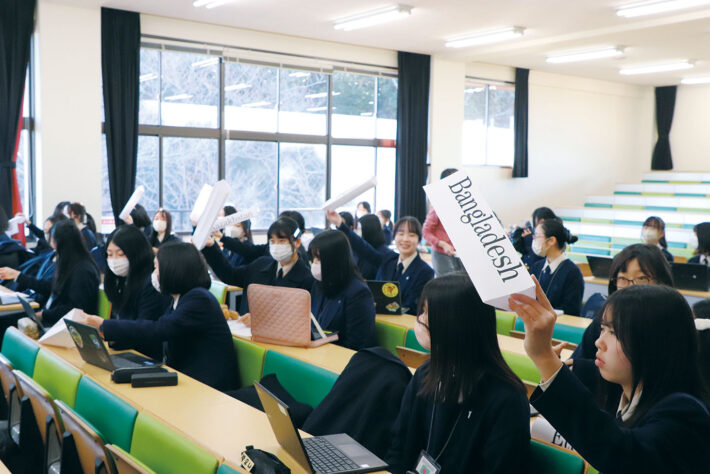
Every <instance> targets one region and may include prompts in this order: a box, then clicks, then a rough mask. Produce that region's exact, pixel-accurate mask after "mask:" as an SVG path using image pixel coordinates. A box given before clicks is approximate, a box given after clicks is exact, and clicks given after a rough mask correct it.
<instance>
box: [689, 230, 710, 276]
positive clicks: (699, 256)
mask: <svg viewBox="0 0 710 474" xmlns="http://www.w3.org/2000/svg"><path fill="white" fill-rule="evenodd" d="M688 248H694V249H695V252H694V253H695V255H693V256H692V257H691V258H689V259H688V263H702V264H703V265H707V266H709V267H710V222H701V223H700V224H697V225H696V226H695V227H694V228H693V233H692V235H691V239H690V242H689V243H688Z"/></svg>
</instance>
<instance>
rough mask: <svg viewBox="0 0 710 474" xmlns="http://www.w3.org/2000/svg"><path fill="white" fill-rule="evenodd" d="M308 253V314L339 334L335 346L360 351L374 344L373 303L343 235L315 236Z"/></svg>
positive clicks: (326, 328)
mask: <svg viewBox="0 0 710 474" xmlns="http://www.w3.org/2000/svg"><path fill="white" fill-rule="evenodd" d="M308 253H309V254H310V255H311V257H312V258H313V263H312V264H311V273H312V274H313V277H314V278H315V280H316V281H315V283H314V284H313V287H312V289H311V312H312V313H313V315H314V316H315V318H316V320H317V321H318V324H320V326H321V327H322V328H323V329H324V330H327V331H331V332H336V331H337V332H338V342H337V344H339V345H342V346H345V347H347V348H349V349H354V350H356V351H357V350H360V349H364V348H366V347H373V346H376V345H377V340H376V335H375V300H374V298H373V296H372V293H371V292H370V288H368V286H367V285H366V284H365V282H364V281H363V280H362V278H361V277H360V275H358V272H357V269H356V267H355V262H353V259H352V256H351V251H350V244H349V243H348V239H347V237H345V235H343V233H342V232H338V231H336V230H326V231H323V232H321V233H320V234H318V235H316V236H315V238H314V239H313V241H312V242H311V246H310V247H309V249H308Z"/></svg>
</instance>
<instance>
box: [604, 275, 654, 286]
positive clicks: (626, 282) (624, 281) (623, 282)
mask: <svg viewBox="0 0 710 474" xmlns="http://www.w3.org/2000/svg"><path fill="white" fill-rule="evenodd" d="M612 281H614V282H615V283H616V286H624V287H625V286H632V285H648V284H650V283H652V282H653V281H654V280H653V278H651V277H647V276H640V277H638V278H636V279H635V280H630V279H628V278H624V277H616V278H613V279H612Z"/></svg>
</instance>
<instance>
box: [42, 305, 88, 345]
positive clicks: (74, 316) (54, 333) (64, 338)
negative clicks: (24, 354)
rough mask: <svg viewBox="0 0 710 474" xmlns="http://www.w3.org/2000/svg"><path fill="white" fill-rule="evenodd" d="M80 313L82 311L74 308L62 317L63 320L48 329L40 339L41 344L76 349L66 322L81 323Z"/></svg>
mask: <svg viewBox="0 0 710 474" xmlns="http://www.w3.org/2000/svg"><path fill="white" fill-rule="evenodd" d="M79 311H81V310H80V309H77V308H74V309H72V310H71V311H69V312H68V313H67V314H65V315H64V316H62V319H60V320H59V321H57V322H56V323H54V326H52V327H51V328H49V329H47V332H45V333H44V336H42V337H40V338H39V342H41V343H42V344H47V345H48V346H58V347H74V341H72V338H71V334H69V330H68V329H67V325H66V324H64V320H65V319H70V320H72V321H77V322H81V320H80V318H79V317H78V313H79Z"/></svg>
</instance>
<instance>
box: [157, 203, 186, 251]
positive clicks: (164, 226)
mask: <svg viewBox="0 0 710 474" xmlns="http://www.w3.org/2000/svg"><path fill="white" fill-rule="evenodd" d="M168 242H180V238H179V237H178V236H176V235H175V234H173V216H172V214H170V212H168V211H166V210H165V209H162V208H161V209H158V210H157V211H156V212H155V215H154V216H153V229H152V232H151V234H150V246H151V247H153V249H154V251H157V250H158V248H159V247H160V246H161V245H164V244H167V243H168Z"/></svg>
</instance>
